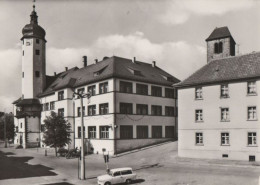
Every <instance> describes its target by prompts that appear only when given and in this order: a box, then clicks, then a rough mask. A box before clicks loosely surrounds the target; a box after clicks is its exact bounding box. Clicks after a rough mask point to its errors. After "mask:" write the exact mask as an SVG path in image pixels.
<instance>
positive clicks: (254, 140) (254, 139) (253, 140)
mask: <svg viewBox="0 0 260 185" xmlns="http://www.w3.org/2000/svg"><path fill="white" fill-rule="evenodd" d="M249 134H255V136H254V135H252V136H249ZM250 138H251V144H249V140H250ZM247 146H250V147H254V146H257V132H247Z"/></svg>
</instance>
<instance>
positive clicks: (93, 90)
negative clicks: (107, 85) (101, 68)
mask: <svg viewBox="0 0 260 185" xmlns="http://www.w3.org/2000/svg"><path fill="white" fill-rule="evenodd" d="M88 93H89V94H90V95H91V96H95V95H96V85H91V86H88Z"/></svg>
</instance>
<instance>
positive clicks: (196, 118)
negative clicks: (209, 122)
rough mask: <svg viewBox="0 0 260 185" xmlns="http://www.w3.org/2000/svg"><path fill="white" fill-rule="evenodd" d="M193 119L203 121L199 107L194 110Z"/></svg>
mask: <svg viewBox="0 0 260 185" xmlns="http://www.w3.org/2000/svg"><path fill="white" fill-rule="evenodd" d="M195 121H196V122H200V121H203V112H202V110H201V109H199V110H195Z"/></svg>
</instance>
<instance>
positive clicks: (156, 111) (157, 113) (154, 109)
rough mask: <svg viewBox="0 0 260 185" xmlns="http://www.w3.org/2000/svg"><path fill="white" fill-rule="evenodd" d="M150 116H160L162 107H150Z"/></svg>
mask: <svg viewBox="0 0 260 185" xmlns="http://www.w3.org/2000/svg"><path fill="white" fill-rule="evenodd" d="M152 115H153V116H161V115H162V106H159V105H152Z"/></svg>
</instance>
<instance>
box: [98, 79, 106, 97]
mask: <svg viewBox="0 0 260 185" xmlns="http://www.w3.org/2000/svg"><path fill="white" fill-rule="evenodd" d="M107 92H108V82H102V83H99V94H105V93H107Z"/></svg>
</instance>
